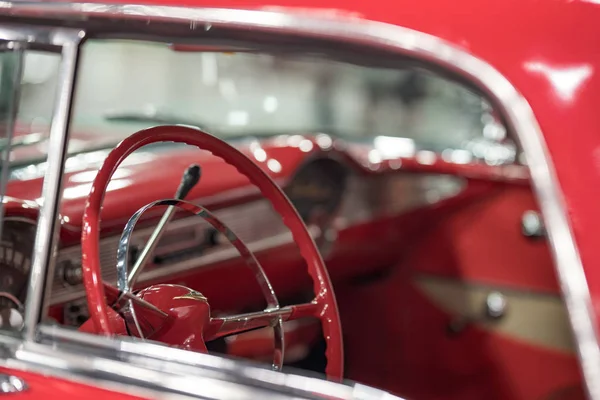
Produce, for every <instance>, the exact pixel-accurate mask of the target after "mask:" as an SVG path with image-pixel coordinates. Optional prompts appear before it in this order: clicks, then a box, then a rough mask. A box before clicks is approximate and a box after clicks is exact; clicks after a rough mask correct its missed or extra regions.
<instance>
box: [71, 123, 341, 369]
mask: <svg viewBox="0 0 600 400" xmlns="http://www.w3.org/2000/svg"><path fill="white" fill-rule="evenodd" d="M156 142H177V143H186V144H188V145H192V146H196V147H198V148H200V149H202V150H208V151H210V152H211V153H212V154H214V155H215V156H217V157H219V158H221V159H223V160H224V161H225V162H227V163H228V164H230V165H232V166H234V167H236V168H237V169H238V171H239V172H241V173H242V174H244V175H245V176H246V177H248V179H249V180H250V181H251V182H252V183H253V184H254V185H256V186H257V187H258V188H259V189H260V191H261V193H262V194H263V196H265V197H266V198H267V199H268V200H269V201H270V202H271V204H272V205H273V208H274V209H275V211H276V212H278V213H279V214H280V215H281V217H282V219H283V222H284V223H285V225H286V226H287V227H288V228H289V229H290V231H291V233H292V235H293V238H294V240H295V242H296V243H297V245H298V247H299V249H300V253H301V255H302V257H303V258H304V260H305V261H306V264H307V266H308V273H309V274H310V276H311V278H312V280H313V288H314V292H315V298H314V299H313V301H311V302H310V303H305V304H297V305H292V306H286V307H283V308H279V307H278V306H277V308H275V309H274V308H268V309H267V310H265V311H262V312H255V313H249V314H242V315H237V316H233V317H224V318H213V317H211V316H210V307H209V305H208V302H207V301H206V298H204V297H203V296H202V295H201V294H200V293H198V292H195V291H193V290H190V289H188V288H185V287H182V286H177V285H153V286H150V287H148V288H145V289H143V290H142V291H140V292H138V293H137V294H136V295H134V294H132V293H131V292H127V293H124V292H123V291H119V290H118V289H116V288H115V287H113V286H111V285H108V284H106V283H105V282H103V281H102V276H101V266H100V253H99V243H100V242H99V239H100V211H101V209H102V202H103V200H104V195H105V194H106V189H107V187H108V184H109V182H110V180H111V178H112V176H113V174H114V172H115V171H116V169H117V168H118V167H119V165H120V164H121V163H122V162H123V160H125V158H126V157H127V156H129V155H130V154H131V153H132V152H134V151H135V150H137V149H139V148H140V147H142V146H145V145H147V144H151V143H156ZM196 207H197V206H196ZM183 208H186V209H188V210H190V211H193V210H192V209H193V208H194V205H191V204H189V203H187V206H186V205H184V207H183ZM200 208H201V207H200ZM81 246H82V268H83V283H84V286H85V291H86V296H87V301H88V306H89V311H90V315H91V322H92V324H89V323H86V324H84V326H83V327H82V330H84V331H90V332H95V333H99V334H103V335H116V334H130V335H132V336H139V337H142V338H143V337H148V338H150V339H153V340H157V341H161V342H165V343H167V344H171V345H175V346H179V347H183V348H186V349H191V350H196V351H206V346H205V344H204V342H205V341H209V340H214V339H216V338H218V337H222V336H225V335H229V334H235V333H242V332H244V331H247V330H249V329H253V328H256V327H259V326H269V325H271V326H276V325H278V324H279V326H281V321H287V320H293V319H298V318H303V317H307V316H312V317H316V318H319V319H320V321H321V324H322V328H323V334H324V337H325V341H326V344H327V349H326V352H325V355H326V358H327V367H326V374H327V377H328V378H329V379H334V380H340V379H342V376H343V344H342V333H341V324H340V317H339V313H338V308H337V303H336V300H335V295H334V292H333V287H332V284H331V280H330V278H329V274H328V273H327V270H326V269H325V265H324V263H323V259H322V258H321V255H320V254H319V252H318V250H317V247H316V246H315V243H314V241H313V239H312V237H311V236H310V233H309V232H308V230H307V228H306V225H305V224H304V222H302V219H301V218H300V216H299V214H298V212H297V211H296V209H295V208H294V206H293V205H292V203H291V202H290V200H289V199H288V197H287V196H286V195H285V194H284V193H283V191H282V190H281V188H279V187H278V186H277V184H275V182H273V180H272V179H271V178H270V177H269V176H268V175H267V174H266V173H265V172H264V171H263V170H262V169H260V168H259V167H258V166H257V165H256V164H255V163H254V162H253V161H252V160H250V159H249V158H248V157H246V156H245V155H244V154H242V153H241V152H240V151H238V150H237V149H235V148H234V147H232V146H230V145H229V144H227V143H225V142H224V141H222V140H220V139H218V138H216V137H214V136H212V135H210V134H208V133H205V132H203V131H201V130H198V129H194V128H190V127H184V126H158V127H154V128H149V129H145V130H142V131H139V132H137V133H135V134H133V135H131V136H129V137H128V138H127V139H125V140H123V141H122V142H121V143H120V144H119V145H118V146H117V147H115V149H114V150H112V151H111V152H110V154H109V155H108V157H107V158H106V160H105V161H104V164H103V165H102V167H101V168H100V170H99V171H98V174H97V175H96V178H95V179H94V183H93V185H92V188H91V191H90V194H89V197H88V201H87V203H86V207H85V212H84V215H83V233H82V237H81ZM241 247H245V246H244V245H243V243H242V244H241ZM265 278H266V277H265ZM107 296H108V297H107ZM109 305H110V306H109ZM132 314H133V316H134V318H135V326H136V328H137V329H135V330H133V332H132V329H130V328H128V319H129V318H128V317H131V316H132ZM136 314H137V315H138V316H140V315H141V314H143V318H138V317H135V315H136ZM190 316H192V317H193V318H194V321H193V323H190V322H191V321H190V320H189V318H190ZM186 318H187V320H186ZM139 320H142V321H143V322H144V324H145V326H141V324H140V323H139ZM182 321H187V322H186V323H183V322H182ZM142 331H146V332H150V334H149V335H142ZM191 338H193V340H191ZM184 342H185V343H184Z"/></svg>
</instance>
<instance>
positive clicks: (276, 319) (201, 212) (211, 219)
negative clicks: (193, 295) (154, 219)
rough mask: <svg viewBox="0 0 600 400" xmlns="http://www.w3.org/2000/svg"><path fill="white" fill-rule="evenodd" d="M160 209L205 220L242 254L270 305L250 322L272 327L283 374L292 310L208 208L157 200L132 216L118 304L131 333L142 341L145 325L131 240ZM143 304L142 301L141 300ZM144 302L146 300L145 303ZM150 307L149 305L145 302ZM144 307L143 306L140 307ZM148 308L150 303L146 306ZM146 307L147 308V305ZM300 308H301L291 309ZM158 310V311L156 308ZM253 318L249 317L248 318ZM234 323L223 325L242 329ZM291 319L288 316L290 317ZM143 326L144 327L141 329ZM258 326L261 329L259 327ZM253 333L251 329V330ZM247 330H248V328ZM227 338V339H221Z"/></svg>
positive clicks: (120, 257) (120, 263) (122, 246)
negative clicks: (132, 274)
mask: <svg viewBox="0 0 600 400" xmlns="http://www.w3.org/2000/svg"><path fill="white" fill-rule="evenodd" d="M158 206H167V207H170V208H171V209H174V208H180V209H182V210H186V211H188V212H190V213H192V214H194V215H197V216H199V217H201V218H203V219H204V220H205V221H206V222H208V223H209V224H210V225H211V226H212V227H213V228H214V229H216V230H217V231H218V232H219V233H220V234H222V235H223V237H225V238H226V239H227V240H228V241H229V242H230V243H231V244H232V245H233V246H234V247H235V248H236V249H237V251H238V252H239V254H240V256H241V258H242V259H243V261H244V263H245V264H246V265H247V266H248V267H249V268H250V269H251V270H252V271H253V272H254V276H255V278H256V280H257V282H258V284H259V287H260V289H261V291H262V293H263V296H264V297H265V300H266V301H267V308H266V309H265V310H264V311H261V312H258V313H254V314H255V317H250V320H252V321H256V322H252V324H258V323H259V322H260V323H261V324H263V325H260V326H269V325H270V326H272V327H273V330H274V346H275V347H274V349H275V350H274V354H273V369H274V370H281V368H282V366H283V355H284V334H283V321H284V318H285V317H286V315H287V314H286V313H288V312H290V314H289V315H291V311H290V310H289V307H286V308H285V309H281V308H280V306H279V300H278V299H277V296H276V295H275V291H274V290H273V286H272V285H271V282H270V281H269V279H268V277H267V275H266V274H265V272H264V270H263V268H262V266H261V265H260V263H259V262H258V260H257V259H256V257H255V256H254V254H252V252H251V251H250V250H249V249H248V247H247V246H246V245H245V244H244V242H243V241H242V240H241V239H240V238H239V237H237V235H236V234H235V233H234V232H233V231H232V230H231V229H230V228H229V227H227V226H226V225H225V224H224V223H223V222H222V221H221V220H220V219H219V218H218V217H217V216H216V215H214V214H213V213H211V212H210V211H209V210H207V209H206V208H204V207H202V206H200V205H196V204H193V203H190V202H188V201H184V200H178V199H165V200H157V201H154V202H152V203H149V204H147V205H146V206H144V207H142V208H140V209H139V210H138V211H137V212H136V213H135V214H133V215H132V216H131V218H130V219H129V221H128V222H127V224H126V225H125V228H124V229H123V233H122V235H121V238H120V240H119V246H118V249H117V288H118V290H119V292H120V294H119V298H118V301H122V300H126V301H127V303H128V305H127V307H125V308H123V311H124V314H123V316H124V319H125V321H126V323H127V326H128V328H129V329H130V331H135V332H138V333H139V335H140V337H142V335H143V331H144V329H147V327H145V325H146V324H141V323H140V321H139V318H138V317H137V315H136V314H137V313H136V310H135V307H133V305H134V304H138V303H139V301H138V300H135V299H134V298H137V299H139V297H137V296H135V295H134V294H133V293H132V290H133V288H132V285H131V284H130V280H129V277H128V265H129V247H130V244H131V237H132V233H133V230H134V228H135V226H136V224H137V222H138V221H139V219H140V217H141V216H142V215H143V214H144V213H145V212H146V211H148V210H149V209H151V208H153V207H158ZM140 272H141V270H137V271H136V274H137V275H136V276H139V274H140ZM139 300H142V299H139ZM142 301H143V300H142ZM144 303H147V302H144ZM139 304H140V305H142V303H139ZM147 304H149V303H147ZM144 305H145V304H144ZM293 307H298V306H292V308H293ZM155 308H156V307H155ZM281 310H285V311H284V312H283V313H280V311H281ZM247 315H250V314H247ZM237 317H239V318H242V319H243V318H245V317H244V315H243V314H242V315H241V316H237ZM231 318H233V319H231V320H228V321H227V322H226V323H224V324H223V325H228V326H230V327H236V329H238V328H239V329H241V328H240V324H241V321H242V320H241V319H239V318H238V319H236V317H235V316H234V317H231ZM288 318H289V316H288ZM213 320H215V321H216V322H215V325H217V324H218V321H219V319H213ZM142 325H144V326H142ZM260 326H258V327H260ZM250 329H252V328H250ZM245 330H249V329H248V328H246V329H245ZM220 336H224V335H220Z"/></svg>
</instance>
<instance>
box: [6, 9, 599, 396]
mask: <svg viewBox="0 0 600 400" xmlns="http://www.w3.org/2000/svg"><path fill="white" fill-rule="evenodd" d="M0 13H1V14H3V15H5V16H13V17H14V18H17V17H20V18H22V22H26V21H27V18H44V19H46V20H50V19H52V18H54V19H56V20H58V21H60V20H62V19H64V18H71V19H72V20H73V22H79V23H80V24H81V25H82V26H85V25H86V24H89V18H93V17H98V18H111V19H113V20H119V19H120V20H121V22H124V23H125V24H126V23H127V20H131V19H137V20H143V21H147V22H152V21H163V22H172V23H175V24H180V25H181V27H187V28H188V29H189V30H190V32H188V34H189V35H190V36H195V35H199V32H202V31H203V30H205V29H210V27H211V26H213V25H219V26H221V27H225V28H227V27H229V28H234V29H240V28H247V29H252V30H254V32H258V31H261V30H262V31H267V32H277V33H282V34H286V33H287V34H294V35H302V36H305V37H311V38H315V39H318V38H323V39H335V40H338V41H345V42H352V43H354V44H360V45H364V46H371V47H378V48H382V49H387V50H389V51H394V52H396V53H398V54H402V55H405V56H410V57H414V58H418V59H421V60H424V61H427V62H430V63H433V64H436V65H438V66H441V67H443V68H445V69H449V70H452V71H454V72H456V73H458V74H460V75H462V76H463V77H465V78H466V79H469V80H470V81H472V82H474V83H476V84H477V85H478V86H479V87H481V88H483V89H485V91H486V92H487V93H488V94H490V95H491V97H492V99H493V100H494V101H495V102H496V103H497V104H498V105H500V108H501V110H502V111H503V114H504V116H505V117H506V120H507V121H508V123H509V125H510V128H512V130H514V132H515V133H516V134H517V136H518V137H519V140H520V142H521V145H522V146H523V149H524V152H525V154H526V157H527V160H528V164H529V167H530V171H531V176H532V182H533V188H534V190H535V193H536V194H537V197H538V199H539V201H540V206H541V210H542V213H543V216H544V219H545V222H546V224H547V228H548V234H549V240H550V243H551V247H552V253H553V257H554V260H555V262H556V270H557V274H558V277H559V279H560V282H561V288H562V291H563V295H564V298H565V302H566V305H567V308H568V310H569V317H570V322H571V326H572V328H573V330H574V333H575V337H576V340H577V348H578V354H579V358H580V361H581V366H582V369H583V374H584V377H585V382H586V388H587V391H588V394H589V395H590V397H592V398H595V399H600V347H599V343H598V335H597V332H596V322H597V321H596V316H595V313H594V309H593V306H592V300H591V296H590V291H589V287H588V285H587V281H586V276H585V272H584V269H583V265H582V262H581V259H580V256H579V252H578V249H577V245H576V242H575V240H574V238H573V234H572V231H571V226H570V221H569V217H568V214H567V212H566V207H565V201H564V198H563V194H562V191H561V188H560V185H559V183H558V181H557V177H556V173H555V170H554V166H553V163H552V161H551V159H550V157H549V154H548V149H547V147H546V144H545V141H544V137H543V134H542V131H541V128H540V126H539V124H538V122H537V120H536V118H535V115H534V114H533V111H532V109H531V107H530V105H529V104H528V102H527V100H526V99H525V98H524V97H523V95H522V94H521V93H520V92H519V91H517V89H516V88H515V87H514V86H513V85H512V84H511V83H510V82H509V81H508V80H507V79H506V78H505V77H504V76H503V75H502V74H501V73H500V72H499V71H498V70H496V69H495V68H494V67H493V66H491V65H490V64H488V63H487V62H486V61H484V60H482V59H479V58H477V57H475V56H473V55H472V54H470V53H468V52H467V51H465V50H463V49H461V48H459V47H457V46H455V45H452V44H451V43H448V42H446V41H444V40H442V39H439V38H437V37H435V36H432V35H428V34H425V33H422V32H418V31H415V30H412V29H409V28H405V27H401V26H396V25H391V24H385V23H380V22H374V21H366V20H362V19H359V18H346V17H344V18H342V17H338V18H325V17H318V16H315V15H313V16H307V15H296V14H285V13H282V12H268V11H249V10H231V9H190V8H183V7H165V6H140V5H102V4H86V3H83V4H69V3H61V4H56V3H53V4H39V3H38V4H28V3H8V2H5V3H2V4H0ZM82 15H83V16H86V17H87V18H86V19H83V18H81V20H76V19H75V18H73V17H74V16H78V17H81V16H82ZM358 22H360V23H358ZM158 26H160V24H157V25H152V24H150V23H149V24H148V25H147V26H146V28H145V29H147V30H150V31H152V30H153V29H154V31H155V33H156V35H155V36H154V39H155V40H160V37H158V36H157V35H158V34H159V31H158ZM113 29H114V28H113ZM132 29H135V28H134V27H132ZM138 29H139V28H138ZM196 29H197V30H198V31H197V32H198V33H196V32H194V31H195V30H196ZM163 34H164V33H163ZM148 38H152V35H148ZM57 114H58V116H59V117H61V118H60V119H62V120H63V121H66V119H67V118H66V115H61V113H57ZM54 136H55V137H56V139H55V141H56V142H57V143H58V142H59V141H61V140H62V139H64V137H66V136H67V135H66V134H64V135H63V138H60V136H59V135H58V134H57V135H54ZM61 167H62V164H60V165H56V167H55V169H53V170H52V173H49V174H48V175H47V177H48V178H51V179H50V182H49V183H48V185H50V186H49V187H51V188H53V189H56V190H55V191H54V192H51V191H50V190H49V188H46V191H45V193H46V194H47V195H52V196H54V197H56V196H57V195H59V192H60V191H59V190H58V187H59V184H60V172H61V171H62V168H61ZM45 209H46V210H50V209H51V207H50V206H49V205H46V207H45ZM48 214H50V212H49V211H46V212H45V213H44V217H45V220H44V221H45V224H44V225H48V227H52V223H49V222H48V221H47V219H48V218H53V217H52V216H51V215H48ZM47 235H48V234H44V233H43V232H42V233H41V234H40V240H39V241H40V244H42V240H41V238H46V236H47ZM43 242H47V241H46V240H44V241H43ZM44 258H47V257H44V256H43V255H41V254H40V255H39V256H38V257H37V259H39V260H42V259H44ZM35 265H36V268H35V271H34V272H35V273H36V274H39V273H40V272H43V271H44V270H45V268H46V266H45V265H41V263H40V262H39V261H38V262H37V263H36V264H35ZM34 281H35V280H34ZM34 286H35V288H37V286H36V285H34ZM38 291H39V290H38ZM36 301H37V300H36ZM36 308H39V305H38V307H36ZM28 321H29V325H28V332H29V333H28V339H29V340H31V339H33V337H32V333H33V326H32V325H31V324H32V323H33V322H35V319H34V318H31V317H30V318H29V320H28Z"/></svg>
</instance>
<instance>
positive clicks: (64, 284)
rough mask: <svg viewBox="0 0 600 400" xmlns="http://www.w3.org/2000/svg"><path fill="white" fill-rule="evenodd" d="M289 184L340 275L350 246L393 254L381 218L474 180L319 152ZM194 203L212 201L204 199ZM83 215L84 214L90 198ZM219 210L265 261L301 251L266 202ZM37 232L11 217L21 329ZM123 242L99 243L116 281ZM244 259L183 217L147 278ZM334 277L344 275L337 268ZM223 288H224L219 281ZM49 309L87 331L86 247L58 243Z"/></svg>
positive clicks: (7, 271) (145, 229) (6, 299)
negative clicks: (368, 165) (367, 166)
mask: <svg viewBox="0 0 600 400" xmlns="http://www.w3.org/2000/svg"><path fill="white" fill-rule="evenodd" d="M281 184H282V187H283V189H284V191H285V192H286V194H287V195H288V197H289V198H290V200H291V201H292V203H293V204H294V205H295V206H296V208H297V210H298V212H299V214H300V216H301V217H302V219H303V220H304V221H305V223H306V224H307V227H308V228H309V232H310V233H311V234H312V236H313V238H314V240H315V242H316V244H317V245H318V247H319V250H320V251H321V253H322V255H323V257H324V259H325V261H326V262H327V263H328V265H329V266H330V269H331V268H337V267H336V266H335V264H336V262H337V261H340V262H341V260H345V257H346V258H347V257H348V255H347V254H346V253H348V254H350V253H349V252H348V250H349V249H354V250H356V249H358V248H362V247H363V246H362V245H363V244H364V245H365V246H364V252H370V253H367V254H366V257H367V260H370V259H371V258H373V257H372V254H373V252H377V251H378V249H379V250H384V249H385V247H386V246H388V247H389V244H390V243H393V241H394V240H395V239H396V236H395V231H394V229H381V225H380V222H381V221H388V220H389V221H391V219H393V218H395V217H397V216H399V215H402V214H404V213H407V212H409V211H410V210H414V209H416V208H419V207H423V206H428V205H431V204H433V203H436V202H438V201H441V200H443V199H445V198H448V197H451V196H455V195H456V194H458V193H460V191H461V190H462V189H463V188H464V186H465V180H464V179H462V178H460V177H456V176H450V175H440V174H436V173H419V174H411V173H404V172H402V171H394V172H392V173H377V174H373V173H365V171H364V170H362V169H360V168H357V167H356V165H353V164H352V163H351V162H349V161H347V160H345V159H344V158H343V157H335V156H333V157H332V156H330V155H328V154H323V153H320V154H317V156H316V157H313V156H312V155H311V156H306V157H304V159H303V160H302V162H300V163H298V165H297V166H296V167H295V168H294V170H293V171H292V172H291V173H290V174H289V177H288V178H287V179H286V180H285V181H284V182H282V183H281ZM193 201H195V202H197V203H199V204H205V203H204V199H203V198H202V197H200V198H195V199H194V200H193ZM142 205H143V204H140V206H142ZM81 209H82V211H83V202H82V207H81ZM211 211H213V212H214V213H215V214H216V215H217V216H218V217H219V218H220V219H221V220H222V221H223V222H224V223H225V224H227V225H228V226H229V227H230V228H231V229H232V230H233V231H234V232H235V233H236V234H237V235H238V237H240V238H241V239H242V240H244V242H245V243H246V244H247V246H248V247H249V249H250V250H251V251H253V252H254V253H255V254H257V256H259V255H261V254H262V255H269V254H275V253H276V252H277V251H279V250H281V249H289V248H290V246H293V240H292V236H291V233H290V232H289V230H288V229H287V228H286V227H285V225H284V224H283V222H282V221H281V218H280V217H279V215H278V214H277V213H275V212H274V210H273V209H272V207H271V205H270V203H269V202H268V201H267V200H265V199H262V198H258V199H256V198H254V199H251V200H247V201H246V200H245V201H242V202H238V203H236V204H233V205H225V206H222V207H219V206H217V207H211ZM378 224H379V225H378ZM154 228H155V225H154V224H147V225H146V226H143V224H141V226H140V227H139V228H137V229H136V231H135V232H134V234H133V237H132V245H131V248H130V252H131V253H130V257H129V258H130V262H131V263H134V262H135V259H136V256H137V255H138V254H139V252H140V250H141V249H142V248H143V246H144V245H145V243H146V242H147V240H148V239H149V237H150V235H151V234H152V232H153V230H154ZM372 229H374V230H372ZM371 230H372V232H376V236H371V237H370V238H367V239H366V240H367V242H365V238H364V234H363V233H360V234H358V235H359V236H356V235H355V236H356V237H355V240H356V242H351V241H349V240H348V239H347V238H348V237H350V236H352V235H353V233H352V232H369V231H371ZM34 235H35V225H34V224H32V223H31V222H26V221H25V220H14V221H8V222H7V224H6V226H5V232H4V233H3V234H2V237H3V238H4V240H3V241H2V246H1V247H0V262H1V263H2V268H1V271H2V273H1V274H0V317H3V318H4V319H6V318H8V319H9V320H10V319H11V317H4V315H5V314H6V311H3V310H5V309H6V310H7V309H10V310H11V311H10V312H9V314H10V313H12V314H15V313H17V314H18V315H13V316H12V322H11V323H10V324H11V326H12V325H14V327H15V328H16V329H18V328H19V326H20V325H19V324H21V323H22V322H20V321H21V320H22V318H19V316H21V315H22V311H23V305H24V302H25V297H26V288H27V277H28V273H29V270H30V267H31V257H30V256H26V255H30V254H31V253H32V251H33V247H32V246H33V241H34ZM361 235H362V236H361ZM119 237H120V232H119V233H111V234H109V235H104V236H103V238H102V239H101V243H100V249H101V253H100V258H101V266H102V276H103V278H104V279H105V280H106V281H108V282H111V283H115V281H116V267H115V266H116V249H117V246H118V242H119ZM357 243H359V244H361V246H358V245H357ZM286 251H287V250H286ZM299 257H300V256H299V253H298V252H297V258H298V259H299ZM259 258H260V257H259ZM268 258H269V257H267V262H268ZM238 260H239V258H238V254H237V251H236V250H235V248H234V247H233V246H231V245H230V244H229V243H228V242H227V241H225V240H223V238H222V237H220V235H219V234H217V232H216V231H215V230H214V229H213V228H212V227H211V226H210V225H209V224H208V223H206V222H205V221H204V220H202V219H200V218H198V217H196V216H190V215H177V216H176V219H174V220H173V221H172V222H171V223H170V224H169V226H168V227H167V229H166V231H165V233H164V234H163V236H162V238H161V240H160V242H159V243H158V245H157V246H156V248H155V251H154V254H153V257H152V258H151V259H150V261H149V262H148V264H147V265H146V267H145V269H144V272H143V273H142V274H141V276H140V278H139V281H138V282H139V284H140V285H142V286H145V285H149V284H152V283H157V282H164V281H168V280H172V279H174V278H177V277H182V278H181V279H182V280H183V281H179V282H180V283H184V284H188V283H189V282H188V281H186V279H187V278H186V277H189V276H191V275H194V274H201V273H203V272H204V271H208V270H211V269H213V268H214V267H215V266H220V265H223V263H232V262H233V263H235V262H237V261H238ZM373 260H375V258H373ZM288 261H289V259H288ZM343 262H346V263H347V261H343ZM281 267H282V266H281V265H278V266H277V268H281ZM265 269H268V268H265ZM330 273H333V275H336V271H330ZM215 284H216V285H219V282H215ZM189 285H190V286H191V283H190V284H189ZM49 306H50V310H51V315H52V316H53V317H54V318H55V319H57V320H59V322H63V323H65V324H67V325H72V326H79V325H80V324H81V323H83V322H84V321H85V320H86V319H87V318H88V313H87V307H86V303H85V291H84V288H83V285H82V277H81V247H80V245H79V244H75V245H68V246H59V249H58V252H57V254H56V258H55V267H54V279H53V282H52V283H51V293H50V296H49ZM3 313H4V314H3ZM6 315H8V314H6Z"/></svg>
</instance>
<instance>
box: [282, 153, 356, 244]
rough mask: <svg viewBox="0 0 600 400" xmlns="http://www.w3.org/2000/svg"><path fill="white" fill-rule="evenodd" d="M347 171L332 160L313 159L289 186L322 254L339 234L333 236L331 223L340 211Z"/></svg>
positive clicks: (293, 198) (287, 189)
mask: <svg viewBox="0 0 600 400" xmlns="http://www.w3.org/2000/svg"><path fill="white" fill-rule="evenodd" d="M347 178H348V170H346V168H344V167H343V166H342V165H341V164H340V163H338V162H337V161H334V160H332V159H327V158H323V159H318V160H315V161H312V162H310V163H308V164H306V165H305V166H303V167H302V168H300V170H299V171H298V172H297V173H296V175H295V176H294V177H293V178H292V181H291V182H290V184H289V185H288V186H287V188H286V190H285V191H286V194H287V195H288V197H289V198H290V200H291V202H292V204H294V206H295V207H296V209H297V210H298V213H299V214H300V217H301V218H302V219H303V220H304V223H305V224H306V225H307V226H308V228H309V229H311V231H312V232H313V238H314V239H315V242H316V244H317V246H318V247H319V250H320V251H321V253H325V252H327V251H328V250H329V248H330V247H331V246H330V245H331V244H332V243H331V242H332V241H334V240H335V236H336V235H331V234H330V231H331V223H332V221H333V218H334V217H335V215H336V214H337V212H338V210H339V208H340V205H341V203H342V198H343V194H344V191H345V189H346V181H347Z"/></svg>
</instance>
